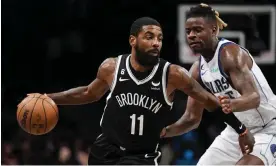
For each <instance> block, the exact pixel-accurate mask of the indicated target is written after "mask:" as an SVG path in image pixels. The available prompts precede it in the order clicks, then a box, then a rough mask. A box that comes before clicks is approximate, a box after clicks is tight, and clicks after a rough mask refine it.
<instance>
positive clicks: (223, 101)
mask: <svg viewBox="0 0 276 166" xmlns="http://www.w3.org/2000/svg"><path fill="white" fill-rule="evenodd" d="M218 99H219V103H220V105H221V107H222V111H223V112H224V113H226V114H229V113H231V112H232V110H233V108H232V106H231V99H230V98H229V96H219V97H218Z"/></svg>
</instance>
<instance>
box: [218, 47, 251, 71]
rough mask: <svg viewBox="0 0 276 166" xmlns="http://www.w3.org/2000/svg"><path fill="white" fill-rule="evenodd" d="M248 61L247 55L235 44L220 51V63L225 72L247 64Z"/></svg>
mask: <svg viewBox="0 0 276 166" xmlns="http://www.w3.org/2000/svg"><path fill="white" fill-rule="evenodd" d="M249 60H250V57H249V56H248V53H247V52H246V51H245V50H244V49H242V48H241V47H240V46H239V45H237V44H234V43H233V44H228V45H227V46H225V47H223V48H222V50H221V56H220V61H221V64H222V65H223V67H224V69H225V70H228V69H229V68H233V67H237V66H240V65H242V64H247V62H249Z"/></svg>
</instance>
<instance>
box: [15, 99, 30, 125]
mask: <svg viewBox="0 0 276 166" xmlns="http://www.w3.org/2000/svg"><path fill="white" fill-rule="evenodd" d="M33 98H34V97H32V98H30V99H31V100H32V99H33ZM31 100H29V101H28V102H27V103H26V104H25V105H24V106H22V108H21V109H20V110H19V112H18V115H17V119H19V116H20V112H21V111H22V109H23V108H24V107H25V106H26V105H27V104H28V103H29V102H30V101H31ZM18 123H19V122H18ZM19 125H20V126H21V124H20V123H19ZM22 127H23V126H22Z"/></svg>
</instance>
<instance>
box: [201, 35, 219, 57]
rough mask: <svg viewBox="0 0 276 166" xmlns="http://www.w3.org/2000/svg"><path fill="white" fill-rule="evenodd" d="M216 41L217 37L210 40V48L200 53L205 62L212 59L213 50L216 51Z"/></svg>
mask: <svg viewBox="0 0 276 166" xmlns="http://www.w3.org/2000/svg"><path fill="white" fill-rule="evenodd" d="M218 42H219V41H218V39H217V38H215V39H214V40H213V42H212V46H211V49H206V50H205V51H203V53H202V55H203V57H204V58H205V60H206V61H207V62H209V61H210V60H212V59H213V57H214V54H215V51H216V49H217V46H218Z"/></svg>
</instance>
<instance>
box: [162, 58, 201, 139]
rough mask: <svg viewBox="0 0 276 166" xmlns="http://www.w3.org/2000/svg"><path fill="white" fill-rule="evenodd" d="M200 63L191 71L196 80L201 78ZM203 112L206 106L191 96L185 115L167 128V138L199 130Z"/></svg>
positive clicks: (196, 63) (194, 65) (195, 64)
mask: <svg viewBox="0 0 276 166" xmlns="http://www.w3.org/2000/svg"><path fill="white" fill-rule="evenodd" d="M198 63H199V62H198V61H196V62H195V63H194V64H193V66H192V67H191V69H190V73H191V76H192V77H193V78H194V79H195V80H198V78H199V76H198V75H199V72H198ZM203 110H204V105H203V104H202V103H200V102H199V101H197V100H195V99H193V98H192V97H190V96H189V97H188V100H187V105H186V110H185V112H184V114H183V115H182V117H181V118H180V119H179V120H178V121H177V122H175V123H174V124H172V125H170V126H167V127H166V135H165V137H174V136H178V135H182V134H184V133H187V132H189V131H191V130H193V129H195V128H197V127H198V126H199V124H200V121H201V118H202V114H203Z"/></svg>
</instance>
